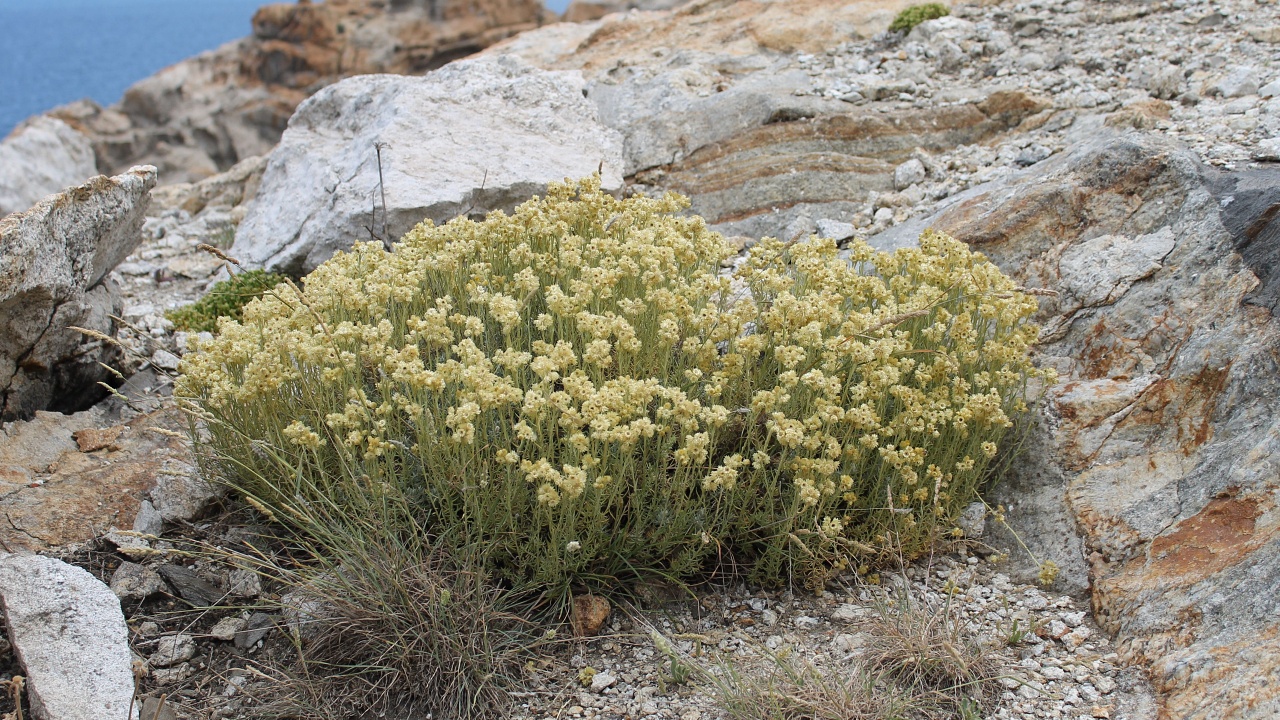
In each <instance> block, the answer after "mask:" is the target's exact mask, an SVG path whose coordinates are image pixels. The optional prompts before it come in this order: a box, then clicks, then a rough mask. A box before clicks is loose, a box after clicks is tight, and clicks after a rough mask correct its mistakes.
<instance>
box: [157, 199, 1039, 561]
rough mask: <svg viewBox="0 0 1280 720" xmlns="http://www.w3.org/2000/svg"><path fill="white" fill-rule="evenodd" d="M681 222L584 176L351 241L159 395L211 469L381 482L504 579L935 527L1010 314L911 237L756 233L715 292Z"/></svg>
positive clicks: (984, 412)
mask: <svg viewBox="0 0 1280 720" xmlns="http://www.w3.org/2000/svg"><path fill="white" fill-rule="evenodd" d="M686 206H687V203H686V201H685V200H684V199H683V198H679V197H678V196H674V195H669V196H667V197H664V198H662V199H646V198H631V199H627V200H618V199H615V198H613V197H611V196H609V195H607V194H605V193H603V192H601V191H600V189H599V183H598V180H584V181H581V182H579V183H575V184H565V185H555V186H552V187H551V188H550V190H549V191H548V194H547V197H546V198H545V199H536V198H535V199H534V200H532V201H530V202H528V203H525V204H524V205H522V206H520V207H519V208H518V209H517V210H516V212H515V213H514V214H512V215H510V216H508V215H505V214H502V213H494V214H492V215H490V216H489V217H488V218H487V219H486V220H484V221H483V222H479V223H477V222H472V221H469V220H465V219H459V220H455V221H452V222H450V223H447V224H445V225H443V226H438V227H437V226H433V225H432V224H430V223H424V224H422V225H419V226H418V227H417V228H415V229H414V230H412V231H411V232H410V233H409V234H408V235H406V236H405V238H404V239H403V241H402V242H401V243H400V244H398V245H397V246H396V247H395V248H394V249H393V250H392V251H390V252H388V251H386V250H384V249H383V247H382V246H381V245H380V244H375V243H367V244H359V245H356V246H355V247H354V248H353V249H352V251H351V252H348V253H342V254H339V255H337V256H335V257H334V258H333V259H332V260H330V261H329V262H327V263H325V264H324V265H322V266H321V267H320V268H318V269H317V270H316V271H315V272H314V273H313V274H312V275H311V276H309V277H308V278H307V279H306V282H305V288H304V289H301V290H300V289H297V288H294V287H289V286H284V285H282V286H279V287H277V288H276V290H275V291H274V292H272V293H269V294H268V295H266V296H264V297H263V298H261V299H260V300H258V301H255V302H254V303H252V304H250V305H249V306H248V307H246V308H245V311H244V316H243V319H242V320H241V321H240V322H238V323H237V322H234V321H230V322H224V324H223V325H222V326H221V327H220V333H219V335H218V337H217V338H216V339H215V340H214V341H213V342H212V343H209V344H207V345H206V346H204V347H201V348H199V350H200V351H199V352H197V353H194V354H191V355H188V356H187V358H186V359H185V360H184V365H183V368H182V369H183V372H184V376H183V378H182V379H181V381H180V383H179V390H178V391H179V393H180V394H181V395H182V396H184V397H186V398H189V399H191V400H193V401H194V402H195V403H196V404H198V405H199V406H200V407H201V408H202V409H203V410H204V411H206V412H207V413H208V414H209V416H210V417H212V418H214V421H213V422H211V423H210V427H209V431H210V434H211V437H212V441H213V443H214V444H215V446H217V447H218V449H219V450H220V451H221V452H222V453H223V454H224V455H226V456H228V457H234V458H236V460H235V462H233V463H228V464H227V465H226V466H227V468H228V472H236V473H240V474H242V475H246V476H252V477H258V478H261V477H268V476H270V475H271V474H272V473H275V474H276V475H279V474H280V473H286V474H288V475H291V476H296V475H298V474H299V473H301V474H307V475H311V476H315V477H318V478H319V477H332V476H334V475H335V474H336V475H340V476H342V475H359V476H360V477H365V476H368V477H371V478H375V479H377V480H379V481H389V482H392V483H393V484H394V485H396V486H397V487H399V488H400V489H401V491H402V492H403V493H404V494H405V495H406V496H407V497H411V498H414V502H415V503H417V506H418V507H419V509H420V511H421V512H422V514H423V515H424V516H425V517H426V518H427V520H428V522H429V524H430V526H431V527H434V528H436V529H437V530H438V531H439V532H442V533H443V532H454V533H457V534H458V535H459V537H460V538H466V539H467V540H468V541H477V540H481V541H483V542H485V543H488V544H490V545H492V546H493V547H494V548H495V550H494V555H495V557H498V558H500V559H499V561H498V562H499V564H500V565H502V566H503V567H504V568H505V569H506V570H507V571H509V572H511V573H512V574H513V575H516V576H519V577H521V578H522V579H529V578H534V579H537V580H539V581H543V582H561V583H563V582H565V581H566V580H565V579H566V578H568V577H572V576H573V575H574V574H575V573H579V572H593V573H604V574H607V573H616V572H619V571H620V569H621V568H623V567H629V568H633V569H634V568H636V567H640V568H645V567H648V568H653V569H662V570H664V571H671V570H673V569H674V570H676V571H677V572H681V571H688V570H690V569H693V568H695V567H697V565H698V563H699V562H700V561H701V558H702V557H703V556H705V555H706V554H707V553H711V552H714V551H715V549H716V544H715V543H710V542H709V541H708V538H714V539H716V540H717V541H724V542H729V543H731V544H736V545H738V546H740V547H741V548H742V549H743V550H744V551H745V552H749V553H753V554H755V555H756V556H757V557H759V558H760V562H759V565H758V569H759V570H760V571H761V572H762V573H765V574H768V573H771V572H775V571H776V570H777V569H778V568H779V567H781V566H782V565H781V563H782V562H783V560H784V559H788V558H790V559H795V557H796V556H797V555H798V557H799V559H800V561H801V565H803V566H805V567H807V568H809V569H810V570H811V571H812V572H813V573H817V574H820V573H821V572H822V569H823V568H825V567H830V566H833V565H835V564H837V563H843V562H844V561H845V560H846V559H847V557H849V556H852V555H865V554H867V551H866V548H868V545H867V543H873V544H874V543H876V542H879V543H881V544H883V543H884V542H885V541H886V539H887V538H888V535H887V534H886V533H896V534H897V537H896V539H897V540H898V541H903V540H904V538H905V539H907V540H911V539H912V538H914V540H913V541H914V542H917V543H922V542H925V541H926V540H927V539H928V537H929V533H930V532H932V528H934V527H939V526H944V525H945V526H946V527H945V529H948V530H949V529H950V526H949V525H948V523H950V522H951V520H952V519H953V518H954V517H955V515H956V514H957V513H958V510H959V509H960V508H961V507H963V504H964V503H967V502H968V501H969V500H970V499H971V498H972V496H973V493H974V492H975V489H976V487H977V484H978V482H979V481H980V480H981V475H982V473H983V471H984V469H985V467H986V466H987V464H988V463H989V461H990V459H991V458H992V457H993V456H994V455H995V454H996V452H997V445H996V443H997V442H998V440H999V438H1000V435H1001V434H1002V433H1003V432H1004V430H1005V429H1006V428H1007V427H1009V426H1010V424H1011V415H1013V414H1015V413H1017V412H1019V411H1021V410H1023V409H1025V406H1024V405H1023V395H1024V392H1025V383H1026V380H1027V378H1028V377H1029V376H1032V375H1035V374H1037V371H1036V370H1035V368H1033V367H1032V366H1031V364H1030V362H1029V360H1028V356H1027V355H1028V350H1029V348H1030V345H1031V343H1032V342H1033V340H1034V338H1035V337H1036V328H1035V327H1034V326H1033V325H1031V324H1029V323H1028V322H1027V320H1028V318H1029V317H1030V316H1031V315H1032V313H1034V312H1035V310H1036V304H1035V301H1034V299H1033V298H1030V297H1028V296H1026V295H1025V294H1023V293H1020V292H1017V290H1016V289H1015V288H1014V286H1013V284H1012V282H1011V281H1010V280H1009V279H1008V278H1006V277H1005V276H1004V275H1002V274H1001V273H1000V272H999V270H998V269H996V268H995V267H994V266H993V265H991V264H990V263H988V262H986V261H985V260H984V259H983V258H982V257H981V256H980V255H977V254H974V253H972V252H970V251H969V250H968V248H967V247H965V246H964V245H963V244H962V243H960V242H958V241H955V240H953V239H951V238H948V237H946V236H943V235H939V234H934V233H927V234H926V235H925V236H924V237H922V238H921V243H920V247H919V248H918V249H911V250H900V251H898V252H896V253H893V254H885V253H877V252H875V251H873V250H872V249H871V248H870V247H868V246H866V245H865V244H855V245H854V247H853V248H852V251H851V256H850V257H843V256H841V254H840V253H839V252H838V251H837V248H836V246H835V245H834V243H832V242H831V241H829V240H819V239H816V238H815V239H812V240H810V241H807V242H802V243H798V244H794V245H787V244H784V243H781V242H779V241H776V240H772V239H768V238H766V239H765V240H763V241H762V242H761V243H760V244H759V245H757V246H756V248H755V249H754V250H753V252H752V255H751V257H750V258H749V259H748V261H747V262H746V263H745V264H744V265H743V266H742V268H741V269H740V270H739V272H738V274H737V276H736V277H730V276H728V275H726V274H723V273H722V272H721V271H720V267H721V263H722V261H724V260H725V259H727V258H728V257H729V256H730V255H731V254H732V251H731V250H730V248H729V247H728V245H727V244H726V243H725V242H724V240H723V238H721V237H720V236H719V235H718V234H716V233H713V232H710V231H709V230H708V229H707V228H706V227H705V224H704V222H703V220H702V219H701V218H697V217H688V216H681V215H678V214H677V213H678V212H679V211H681V210H683V209H684V208H685V207H686ZM262 441H266V442H268V443H271V444H273V445H275V446H276V447H278V448H279V451H278V452H276V453H262V452H252V451H250V450H249V449H248V448H249V447H250V446H251V445H252V443H254V442H262ZM248 470H252V472H248ZM314 486H317V487H320V486H323V482H317V483H315V484H314ZM255 494H256V495H258V497H259V499H263V500H264V501H267V500H270V499H271V494H272V493H271V492H269V490H268V489H266V488H264V489H263V490H262V492H261V493H255ZM268 504H269V503H268ZM913 528H916V529H915V530H913ZM912 533H914V535H913V534H912ZM569 543H572V544H573V546H574V547H575V548H580V550H579V551H577V552H574V553H572V555H571V556H568V557H566V555H565V554H564V553H563V552H562V549H563V548H565V547H567V546H568V544H569ZM611 563H613V564H611Z"/></svg>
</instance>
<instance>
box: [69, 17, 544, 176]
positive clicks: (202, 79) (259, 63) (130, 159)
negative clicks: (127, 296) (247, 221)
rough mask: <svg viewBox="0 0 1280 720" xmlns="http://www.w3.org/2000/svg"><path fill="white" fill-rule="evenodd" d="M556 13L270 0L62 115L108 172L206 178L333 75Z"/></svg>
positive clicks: (404, 63) (405, 67)
mask: <svg viewBox="0 0 1280 720" xmlns="http://www.w3.org/2000/svg"><path fill="white" fill-rule="evenodd" d="M550 17H551V15H550V13H549V11H548V10H546V8H545V7H543V4H542V2H540V0H430V1H428V0H393V1H392V2H386V1H385V0H327V2H323V3H321V2H316V3H310V2H307V3H302V2H299V3H293V2H289V3H277V4H272V5H266V6H265V7H263V8H261V9H260V10H259V11H258V12H257V13H256V14H255V15H254V17H253V22H252V31H253V32H252V34H251V35H249V36H248V37H245V38H243V39H241V40H236V41H233V42H230V43H227V44H225V45H223V46H222V47H220V48H217V49H216V50H211V51H208V52H205V53H201V54H199V55H197V56H195V57H192V58H188V59H186V60H183V61H181V62H178V63H175V64H174V65H171V66H169V67H167V68H165V69H163V70H161V71H160V72H158V73H156V74H155V75H152V76H150V77H148V78H145V79H143V80H140V81H139V82H138V83H136V84H135V85H133V86H132V87H130V88H129V89H128V90H127V91H125V94H124V97H123V98H122V99H121V101H120V102H119V103H117V104H115V105H113V106H111V107H109V108H102V107H100V106H98V105H96V104H94V103H93V102H91V101H80V102H76V103H72V104H70V105H67V106H64V107H61V108H58V109H57V110H55V111H53V113H52V114H54V115H56V116H57V117H60V118H62V119H64V120H66V121H67V122H69V123H71V124H72V125H73V126H75V127H76V128H78V129H80V130H82V131H83V132H84V133H86V134H87V135H88V136H89V137H90V138H91V139H92V141H93V147H94V150H95V152H96V154H97V158H98V165H99V167H101V168H102V170H103V171H104V172H120V171H121V170H123V169H124V168H127V167H129V166H131V165H135V164H139V163H143V162H145V163H148V164H152V165H157V166H158V167H159V168H160V171H161V177H162V178H164V181H165V182H195V181H197V180H200V179H203V178H205V177H208V176H210V175H213V174H215V173H217V172H219V171H221V170H226V169H228V168H230V167H231V166H232V165H234V164H235V163H237V162H239V161H241V160H244V159H245V158H248V157H251V156H253V155H265V154H266V153H267V152H269V151H270V150H271V148H272V147H273V146H274V145H275V144H276V142H277V141H278V140H279V139H280V134H281V133H282V132H283V131H284V129H285V125H286V123H287V122H288V120H289V116H290V115H291V114H292V113H293V111H294V109H295V108H296V107H297V106H298V103H300V102H302V101H303V100H305V99H306V98H307V97H308V96H309V95H310V94H312V93H314V92H315V91H316V90H318V89H319V88H321V87H324V86H325V85H328V84H330V83H333V82H336V81H338V80H340V79H342V78H344V77H350V76H352V75H364V74H369V73H398V74H408V75H419V74H422V73H425V72H427V71H430V70H432V69H435V68H438V67H440V66H442V65H444V64H446V63H448V62H450V61H452V60H455V59H457V58H460V57H463V56H466V55H470V54H471V53H474V52H477V51H479V50H481V49H483V48H485V47H488V46H490V45H492V44H494V43H496V42H498V41H499V40H502V39H503V38H506V37H509V36H511V35H514V34H516V33H518V32H521V31H523V30H527V29H530V28H534V27H537V26H538V25H539V24H541V23H542V22H544V21H546V20H549V19H550ZM249 27H250V24H249V23H246V30H248V29H249Z"/></svg>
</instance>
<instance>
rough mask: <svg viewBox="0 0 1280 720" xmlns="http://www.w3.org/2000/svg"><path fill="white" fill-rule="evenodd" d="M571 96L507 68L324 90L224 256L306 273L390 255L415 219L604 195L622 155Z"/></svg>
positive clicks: (529, 73)
mask: <svg viewBox="0 0 1280 720" xmlns="http://www.w3.org/2000/svg"><path fill="white" fill-rule="evenodd" d="M582 90H583V81H582V76H581V75H580V74H578V73H576V72H546V71H542V70H536V69H534V68H533V67H531V66H529V65H528V64H526V63H524V62H523V61H521V60H519V59H518V58H515V57H513V56H503V57H497V58H484V59H477V60H464V61H460V62H456V63H453V64H451V65H448V66H446V67H444V68H441V69H440V70H437V71H436V72H434V73H431V74H430V75H427V76H425V77H421V78H413V77H401V76H392V75H371V76H362V77H356V78H350V79H348V80H344V81H342V82H340V83H337V84H335V85H332V86H330V87H328V88H325V89H324V90H322V91H320V92H319V93H317V94H316V95H315V96H313V97H312V98H310V99H309V100H308V101H307V102H305V103H303V105H302V106H300V107H299V108H298V112H297V113H296V114H295V115H294V116H293V118H292V119H291V120H290V121H289V129H288V130H287V131H286V132H285V134H284V137H283V138H282V139H281V141H280V145H279V146H278V147H277V148H276V149H275V150H274V151H272V153H271V155H270V157H269V159H268V164H267V169H266V172H265V173H264V175H263V177H262V184H261V186H260V188H259V189H258V194H257V196H256V197H255V198H254V200H253V201H252V203H251V204H250V205H249V208H248V213H247V215H246V217H245V219H244V222H242V223H241V224H240V227H239V229H238V231H237V232H236V240H235V245H234V246H233V247H232V249H231V254H232V255H234V256H236V257H237V258H238V259H239V260H240V261H241V262H242V263H245V264H246V265H248V266H252V267H265V268H269V269H271V270H277V271H284V272H290V273H305V272H309V271H310V270H312V269H313V268H315V267H316V266H317V265H319V264H320V263H321V262H323V261H325V260H326V259H328V258H329V257H330V256H332V255H333V254H334V253H335V252H337V251H339V250H343V249H346V248H348V247H350V246H351V244H352V243H353V242H355V241H358V240H370V239H374V238H379V239H382V240H384V241H387V242H390V241H393V240H396V239H398V238H399V237H400V236H401V235H403V234H404V233H405V232H407V231H408V230H409V229H410V228H411V227H413V226H414V225H415V224H417V223H418V222H421V221H422V220H423V219H424V218H428V219H431V220H434V221H436V222H444V221H447V220H449V219H451V218H453V217H455V216H457V215H459V214H462V213H473V212H474V213H483V212H486V211H488V210H492V209H497V208H511V207H513V206H514V205H515V204H517V203H519V202H521V201H523V200H527V199H528V198H529V196H531V195H533V194H535V193H539V192H542V191H543V190H544V189H545V188H546V186H547V183H549V182H553V181H560V180H563V179H565V178H578V177H584V176H587V175H590V174H592V173H594V172H597V171H598V172H600V173H601V175H602V180H603V184H604V187H605V188H606V189H609V190H616V189H618V188H620V187H621V185H622V176H621V172H620V171H621V166H622V162H621V152H620V151H621V143H620V141H619V138H618V137H617V135H616V133H614V132H613V131H611V130H609V129H607V128H605V127H603V126H602V125H601V124H600V123H599V122H598V120H597V116H596V109H595V107H594V106H593V105H592V104H591V103H590V102H589V101H588V100H587V99H586V98H584V97H583V92H582ZM379 148H381V151H380V152H381V164H379ZM384 202H385V205H384Z"/></svg>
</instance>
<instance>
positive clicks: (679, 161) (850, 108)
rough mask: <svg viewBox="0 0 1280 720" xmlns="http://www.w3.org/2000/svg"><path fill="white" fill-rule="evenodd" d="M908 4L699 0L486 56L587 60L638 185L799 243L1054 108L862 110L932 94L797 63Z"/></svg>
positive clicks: (518, 43)
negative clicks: (963, 150)
mask: <svg viewBox="0 0 1280 720" xmlns="http://www.w3.org/2000/svg"><path fill="white" fill-rule="evenodd" d="M908 4H909V3H906V2H901V3H899V2H893V1H889V2H884V1H881V0H863V1H861V2H854V3H832V2H829V0H802V1H800V2H789V3H760V2H753V1H744V2H732V3H726V2H716V1H713V0H696V1H695V2H691V3H688V4H685V5H681V6H680V7H677V8H675V9H673V10H669V11H666V12H655V13H635V14H626V15H611V16H609V17H607V18H605V19H604V20H601V21H599V22H595V23H586V24H581V25H576V26H567V27H566V26H551V27H547V28H542V29H539V30H535V31H530V32H527V33H524V34H522V35H520V36H519V37H516V38H513V39H512V40H510V41H507V42H504V43H502V44H500V45H498V46H496V47H494V48H492V49H491V50H489V51H487V52H489V53H493V54H496V53H500V52H511V53H516V54H519V55H521V56H522V57H525V58H526V59H527V60H529V61H530V62H532V63H534V64H537V65H539V66H540V67H546V68H554V69H577V70H580V71H581V72H582V73H583V74H584V76H586V78H587V80H588V82H587V94H588V97H589V98H590V99H591V100H592V101H593V102H594V103H595V104H596V106H597V107H598V108H599V111H600V118H601V121H602V122H603V123H604V124H605V125H607V126H609V127H611V128H614V129H615V130H617V131H619V132H620V133H622V135H623V137H624V144H625V147H624V152H625V166H624V170H623V171H624V173H625V174H626V175H627V176H628V177H629V178H631V179H632V180H633V182H634V184H635V185H636V186H638V189H642V190H647V191H650V192H661V191H664V190H676V191H678V192H681V193H683V194H685V195H687V196H689V197H690V198H691V200H692V202H693V209H694V211H695V212H697V213H699V214H701V215H703V216H705V217H707V219H708V220H709V221H711V222H712V224H713V225H715V226H716V227H717V229H719V230H721V231H723V232H725V233H726V234H729V235H750V236H756V237H758V236H761V235H774V236H779V237H782V236H786V237H792V236H794V235H797V234H804V233H807V232H813V231H814V230H815V229H816V228H815V224H814V222H813V220H812V219H810V218H811V217H819V218H822V217H842V216H844V217H847V216H851V215H852V214H853V213H854V212H855V211H856V210H858V209H860V208H861V205H862V203H863V202H864V201H865V199H866V198H867V196H868V195H869V194H870V193H873V192H875V193H888V192H892V191H894V190H895V189H903V188H895V184H894V171H895V169H896V168H897V166H898V165H899V164H901V163H903V162H907V161H909V160H911V159H912V157H913V154H918V153H920V152H925V153H929V152H938V151H941V150H946V149H951V148H955V147H957V146H961V145H970V144H977V143H984V142H989V141H991V140H992V139H994V138H995V137H997V136H999V135H1000V134H1002V133H1006V132H1008V131H1010V130H1012V129H1014V128H1017V127H1018V126H1019V125H1020V124H1021V123H1022V122H1024V121H1026V120H1028V119H1029V118H1032V117H1034V116H1036V115H1038V114H1041V113H1043V112H1044V111H1046V110H1048V109H1049V108H1050V106H1051V105H1050V103H1049V102H1048V101H1047V99H1045V98H1043V97H1040V96H1037V95H1034V94H1029V93H1025V92H1021V91H1016V90H1010V89H995V90H988V91H987V92H982V93H975V94H971V95H970V96H966V97H965V98H963V102H953V103H948V104H946V105H944V106H942V107H931V108H929V109H927V110H923V109H920V108H918V107H912V106H911V105H910V104H908V103H899V105H902V104H906V105H907V107H898V106H893V107H886V104H887V103H886V104H877V105H876V106H875V107H872V106H866V107H860V105H861V104H862V103H865V102H868V101H878V100H882V101H898V100H901V99H902V97H909V98H911V99H912V100H914V99H915V95H914V94H915V93H917V92H931V91H924V90H923V88H924V82H923V79H922V80H921V82H919V83H917V82H916V81H913V80H910V79H909V78H905V77H896V76H893V75H890V74H888V73H884V74H876V73H878V72H879V71H878V70H876V72H872V70H873V69H874V68H873V67H872V66H871V65H870V64H869V63H868V62H867V61H866V60H862V61H861V62H862V64H864V65H866V68H864V74H865V80H863V81H862V82H861V84H859V85H858V87H857V89H856V90H855V89H854V88H853V87H852V86H849V87H848V88H847V89H846V91H845V92H844V93H843V94H842V95H841V96H839V97H836V96H832V97H827V96H824V95H816V94H814V93H813V92H812V76H813V75H814V72H813V71H812V70H811V69H809V68H805V67H797V66H796V65H795V63H793V62H792V61H791V59H790V58H789V57H788V55H789V54H792V53H801V55H800V57H805V55H804V54H803V53H806V52H816V51H820V50H828V51H829V50H831V49H832V48H833V47H835V46H841V45H842V43H847V42H848V41H849V40H850V39H857V38H868V37H870V36H872V35H874V34H876V33H879V32H882V31H884V30H885V29H886V28H887V27H888V25H889V23H890V21H891V20H892V18H893V16H894V15H895V14H896V13H897V12H899V11H900V10H901V9H903V8H904V7H906V6H907V5H908ZM959 22H964V21H959ZM952 24H954V22H953V23H952ZM969 24H970V25H971V23H969ZM942 25H943V26H946V27H950V26H949V25H947V24H946V23H943V24H942ZM935 34H937V35H938V36H939V38H942V37H943V35H944V33H943V31H942V29H941V28H940V29H938V30H937V32H936V33H935ZM971 34H975V36H976V34H977V31H973V33H971ZM939 41H940V42H941V39H940V40H939ZM984 48H985V46H984V45H982V44H981V43H979V44H978V52H983V51H984ZM1043 119H1044V118H1041V120H1042V121H1043Z"/></svg>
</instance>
